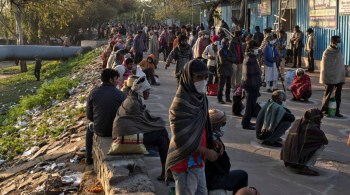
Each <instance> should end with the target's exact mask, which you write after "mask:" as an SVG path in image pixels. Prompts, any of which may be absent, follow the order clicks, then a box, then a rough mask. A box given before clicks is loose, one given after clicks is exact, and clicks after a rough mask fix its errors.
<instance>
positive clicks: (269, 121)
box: [256, 90, 295, 147]
mask: <svg viewBox="0 0 350 195" xmlns="http://www.w3.org/2000/svg"><path fill="white" fill-rule="evenodd" d="M285 101H286V94H285V93H284V92H283V91H281V90H277V91H274V92H273V93H272V98H271V99H270V100H268V101H267V103H266V104H265V105H264V107H263V108H262V109H261V110H260V112H259V114H258V117H257V118H256V138H257V139H259V140H261V144H264V145H268V146H273V147H282V144H281V143H279V142H278V141H280V140H281V136H282V135H284V133H285V132H286V131H287V129H288V128H289V127H290V126H291V125H292V122H294V120H295V117H294V115H293V114H291V112H290V110H289V109H287V108H286V107H284V103H285Z"/></svg>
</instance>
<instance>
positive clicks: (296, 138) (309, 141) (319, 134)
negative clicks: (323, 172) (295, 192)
mask: <svg viewBox="0 0 350 195" xmlns="http://www.w3.org/2000/svg"><path fill="white" fill-rule="evenodd" d="M322 118H323V114H322V112H321V111H320V110H319V109H310V110H308V111H306V112H305V114H304V116H303V117H302V118H301V119H300V120H297V121H296V122H295V123H294V125H293V127H292V128H291V129H290V130H289V134H288V136H287V139H286V141H285V142H284V144H283V148H282V152H281V160H283V161H284V165H285V166H286V167H287V166H291V167H292V168H297V169H298V174H302V175H311V176H318V175H319V173H318V172H317V171H314V170H311V169H310V168H309V167H310V166H314V165H315V163H316V160H317V157H318V156H319V155H320V153H321V152H322V150H323V149H324V148H325V147H324V145H327V144H328V139H327V137H326V135H325V134H324V132H323V131H322V130H321V120H322Z"/></svg>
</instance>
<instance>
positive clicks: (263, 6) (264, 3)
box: [258, 0, 272, 16]
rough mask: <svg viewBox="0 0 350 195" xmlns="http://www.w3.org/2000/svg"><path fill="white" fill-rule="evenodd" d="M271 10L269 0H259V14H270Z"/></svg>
mask: <svg viewBox="0 0 350 195" xmlns="http://www.w3.org/2000/svg"><path fill="white" fill-rule="evenodd" d="M271 12H272V11H271V0H261V3H260V4H258V14H259V16H270V15H271Z"/></svg>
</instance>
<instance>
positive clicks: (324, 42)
mask: <svg viewBox="0 0 350 195" xmlns="http://www.w3.org/2000/svg"><path fill="white" fill-rule="evenodd" d="M337 3H339V1H337ZM338 5H339V4H338ZM338 9H339V6H338ZM308 23H309V1H308V0H298V1H297V24H299V26H300V29H301V30H302V31H303V32H306V30H307V28H308V25H309V24H308ZM314 31H315V35H316V39H317V45H316V52H315V59H317V60H321V59H322V54H323V51H324V50H325V49H326V48H327V47H328V46H329V44H330V39H331V37H332V36H333V35H339V36H340V37H341V39H342V53H343V56H344V62H345V64H346V65H350V43H349V41H350V16H338V22H337V29H335V30H331V29H322V28H314ZM305 34H306V33H305ZM305 37H306V35H305ZM305 40H306V39H305Z"/></svg>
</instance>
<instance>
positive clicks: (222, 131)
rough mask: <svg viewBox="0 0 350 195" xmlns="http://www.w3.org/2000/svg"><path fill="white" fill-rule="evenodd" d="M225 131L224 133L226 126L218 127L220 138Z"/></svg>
mask: <svg viewBox="0 0 350 195" xmlns="http://www.w3.org/2000/svg"><path fill="white" fill-rule="evenodd" d="M225 131H226V126H221V127H220V135H219V136H220V137H222V136H224V133H225Z"/></svg>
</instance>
